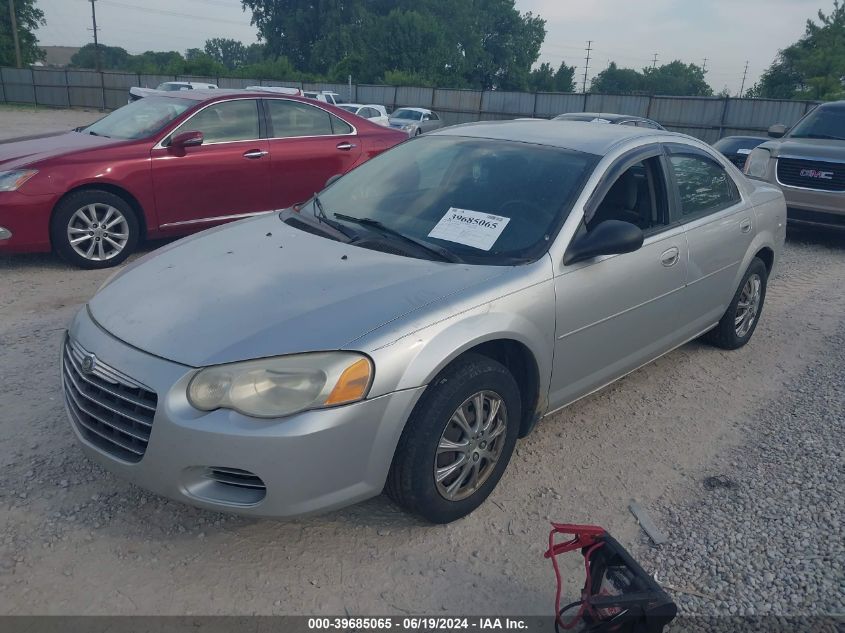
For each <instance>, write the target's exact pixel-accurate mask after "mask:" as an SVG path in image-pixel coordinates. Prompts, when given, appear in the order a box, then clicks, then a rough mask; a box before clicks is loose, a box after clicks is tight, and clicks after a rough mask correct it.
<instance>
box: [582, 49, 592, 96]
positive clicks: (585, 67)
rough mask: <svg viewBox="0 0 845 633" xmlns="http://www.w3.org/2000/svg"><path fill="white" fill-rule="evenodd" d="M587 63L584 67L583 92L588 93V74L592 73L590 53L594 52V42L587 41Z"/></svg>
mask: <svg viewBox="0 0 845 633" xmlns="http://www.w3.org/2000/svg"><path fill="white" fill-rule="evenodd" d="M586 50H587V63H586V64H585V65H584V85H583V88H582V89H581V92H583V93H584V94H586V93H587V73H588V72H590V53H591V52H592V50H593V40H587V49H586Z"/></svg>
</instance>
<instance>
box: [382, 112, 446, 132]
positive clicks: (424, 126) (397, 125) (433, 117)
mask: <svg viewBox="0 0 845 633" xmlns="http://www.w3.org/2000/svg"><path fill="white" fill-rule="evenodd" d="M388 126H389V127H392V128H394V129H397V130H402V131H403V132H407V133H408V136H419V135H420V134H424V133H426V132H433V131H434V130H438V129H440V128H441V127H443V120H442V119H441V118H440V115H439V114H437V113H436V112H432V111H431V110H428V109H426V108H399V109H398V110H394V111H393V112H392V113H391V115H390V118H389V120H388Z"/></svg>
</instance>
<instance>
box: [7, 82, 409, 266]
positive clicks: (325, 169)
mask: <svg viewBox="0 0 845 633" xmlns="http://www.w3.org/2000/svg"><path fill="white" fill-rule="evenodd" d="M405 138H406V137H405V135H404V134H402V133H399V132H397V131H394V130H389V129H387V128H384V127H382V126H380V125H375V124H374V123H370V122H369V121H366V120H364V119H361V118H360V117H356V116H354V115H352V114H350V113H349V112H346V111H345V110H340V109H339V108H335V107H333V106H329V105H327V104H324V103H319V102H316V101H312V100H310V99H304V98H302V97H294V96H283V95H274V94H269V93H266V92H249V91H244V90H231V91H226V90H189V91H180V92H178V93H177V92H174V93H172V95H169V94H167V93H164V92H159V93H157V94H156V95H155V96H150V97H147V98H144V99H141V100H139V101H135V102H133V103H131V104H129V105H126V106H124V107H122V108H120V109H119V110H116V111H114V112H112V113H111V114H109V115H108V116H106V117H105V118H103V119H100V120H99V121H97V122H95V123H93V124H92V125H89V126H88V127H86V128H82V129H81V131H73V132H67V133H64V134H59V135H53V136H48V137H41V138H35V139H29V140H21V141H17V142H15V141H10V142H5V143H2V144H0V253H8V252H32V251H49V250H51V249H53V250H55V251H57V252H58V253H59V254H60V255H62V256H63V257H64V258H65V259H67V260H68V261H69V262H71V263H73V264H75V265H77V266H81V267H84V268H104V267H107V266H113V265H115V264H117V263H119V262H121V261H123V260H124V259H125V258H126V257H127V256H128V255H129V253H131V252H132V251H133V250H134V249H135V247H136V246H137V244H138V242H139V241H140V240H142V239H144V238H147V237H166V236H173V235H184V234H187V233H193V232H195V231H199V230H202V229H204V228H207V227H209V226H213V225H215V224H219V223H221V222H226V221H229V220H234V219H237V218H243V217H246V216H250V215H256V214H259V213H265V212H267V211H271V210H273V209H281V208H284V207H287V206H290V205H292V204H294V203H296V202H302V201H304V200H307V199H308V198H310V197H311V195H312V194H313V193H314V192H315V191H319V190H320V189H322V188H323V187H324V185H325V182H326V180H327V179H328V178H329V177H331V176H334V175H336V174H342V173H345V172H347V171H349V170H350V169H352V168H353V167H355V166H356V165H359V164H361V163H363V162H364V161H366V160H368V159H369V158H371V157H373V156H375V155H376V154H379V153H380V152H382V151H384V150H385V149H387V148H389V147H392V146H393V145H396V144H397V143H399V142H401V141H403V140H405Z"/></svg>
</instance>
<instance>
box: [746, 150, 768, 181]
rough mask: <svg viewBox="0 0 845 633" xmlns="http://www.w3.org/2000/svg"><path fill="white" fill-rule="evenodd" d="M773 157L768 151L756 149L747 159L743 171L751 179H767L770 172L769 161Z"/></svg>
mask: <svg viewBox="0 0 845 633" xmlns="http://www.w3.org/2000/svg"><path fill="white" fill-rule="evenodd" d="M771 157H772V155H771V153H770V152H769V150H767V149H763V148H762V147H758V148H756V149H755V150H754V151H753V152H751V153H750V154H749V155H748V158H746V159H745V168H744V169H743V171H744V172H745V175H746V176H748V177H749V178H765V177H766V173H767V172H768V171H769V159H770V158H771Z"/></svg>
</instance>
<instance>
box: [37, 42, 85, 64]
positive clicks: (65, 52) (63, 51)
mask: <svg viewBox="0 0 845 633" xmlns="http://www.w3.org/2000/svg"><path fill="white" fill-rule="evenodd" d="M39 48H40V49H41V50H43V51H44V53H45V54H46V56H45V57H44V65H45V66H70V58H71V57H73V56H74V55H76V53H78V52H79V47H78V46H40V47H39Z"/></svg>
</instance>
